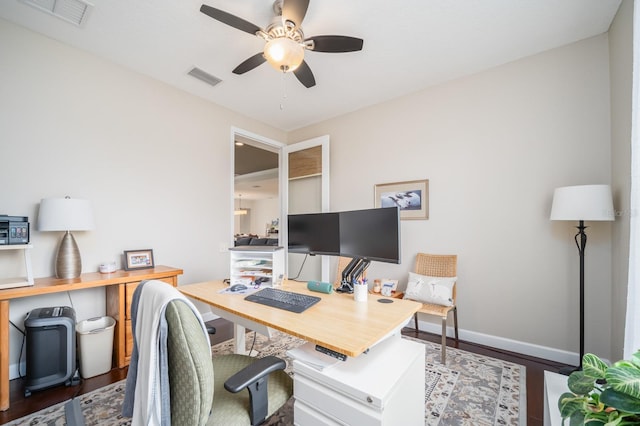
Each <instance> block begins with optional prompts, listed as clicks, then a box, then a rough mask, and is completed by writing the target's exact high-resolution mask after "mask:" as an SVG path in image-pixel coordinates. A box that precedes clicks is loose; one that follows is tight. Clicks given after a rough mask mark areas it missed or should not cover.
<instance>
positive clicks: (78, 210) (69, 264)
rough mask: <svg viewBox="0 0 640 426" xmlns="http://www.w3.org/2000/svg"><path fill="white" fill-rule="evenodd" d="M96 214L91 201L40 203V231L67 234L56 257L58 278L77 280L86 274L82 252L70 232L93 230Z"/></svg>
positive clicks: (71, 199)
mask: <svg viewBox="0 0 640 426" xmlns="http://www.w3.org/2000/svg"><path fill="white" fill-rule="evenodd" d="M93 227H94V223H93V212H92V210H91V204H90V203H89V201H88V200H80V199H74V198H70V197H65V198H45V199H43V200H42V201H40V213H39V214H38V230H39V231H64V232H65V234H64V236H63V237H62V240H60V245H59V246H58V253H57V255H56V277H58V278H77V277H79V276H80V273H81V272H82V260H81V258H80V250H78V245H77V244H76V240H75V238H73V235H72V234H71V232H70V231H89V230H91V229H93Z"/></svg>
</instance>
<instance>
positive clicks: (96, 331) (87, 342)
mask: <svg viewBox="0 0 640 426" xmlns="http://www.w3.org/2000/svg"><path fill="white" fill-rule="evenodd" d="M115 325H116V320H114V319H113V318H111V317H96V318H89V319H88V320H84V321H80V322H79V323H78V324H76V332H77V337H78V339H77V341H78V355H79V357H80V375H81V376H82V378H84V379H88V378H89V377H94V376H98V375H100V374H104V373H106V372H108V371H109V370H111V359H112V355H113V328H114V327H115Z"/></svg>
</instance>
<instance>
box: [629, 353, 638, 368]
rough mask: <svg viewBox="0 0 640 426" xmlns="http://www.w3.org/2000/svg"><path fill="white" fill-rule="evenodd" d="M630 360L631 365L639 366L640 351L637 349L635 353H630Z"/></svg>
mask: <svg viewBox="0 0 640 426" xmlns="http://www.w3.org/2000/svg"><path fill="white" fill-rule="evenodd" d="M631 362H632V363H633V365H635V366H636V367H638V368H640V351H638V352H636V353H635V354H633V355H631Z"/></svg>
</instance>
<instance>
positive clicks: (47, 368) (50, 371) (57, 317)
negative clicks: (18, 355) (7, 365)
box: [24, 306, 78, 396]
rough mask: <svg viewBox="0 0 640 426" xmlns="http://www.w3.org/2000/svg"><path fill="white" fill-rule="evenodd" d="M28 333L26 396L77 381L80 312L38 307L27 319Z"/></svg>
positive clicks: (59, 307)
mask: <svg viewBox="0 0 640 426" xmlns="http://www.w3.org/2000/svg"><path fill="white" fill-rule="evenodd" d="M24 327H25V334H26V355H27V359H26V364H27V375H26V380H25V390H24V394H25V396H29V395H31V392H32V391H37V390H41V389H45V388H49V387H52V386H56V385H59V384H61V383H64V384H65V385H66V386H70V385H72V384H76V383H77V377H78V376H77V374H76V330H75V327H76V314H75V311H74V310H73V308H70V307H68V306H57V307H51V308H37V309H34V310H32V311H30V312H29V313H28V314H27V317H26V318H25V320H24Z"/></svg>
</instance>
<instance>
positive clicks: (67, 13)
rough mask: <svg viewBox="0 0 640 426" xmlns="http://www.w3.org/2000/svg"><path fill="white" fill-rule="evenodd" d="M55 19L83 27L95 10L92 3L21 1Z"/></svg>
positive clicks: (62, 0)
mask: <svg viewBox="0 0 640 426" xmlns="http://www.w3.org/2000/svg"><path fill="white" fill-rule="evenodd" d="M20 1H22V2H23V3H26V4H28V5H30V6H33V7H35V8H38V9H40V10H42V11H43V12H47V13H49V14H51V15H53V16H55V17H58V18H60V19H64V20H65V21H67V22H70V23H72V24H74V25H77V26H79V27H82V26H83V25H84V23H85V22H86V21H87V18H88V17H89V12H90V11H91V9H93V5H92V4H91V3H87V2H85V1H81V0H20Z"/></svg>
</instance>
